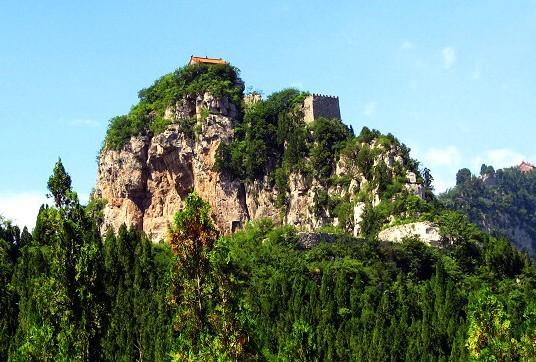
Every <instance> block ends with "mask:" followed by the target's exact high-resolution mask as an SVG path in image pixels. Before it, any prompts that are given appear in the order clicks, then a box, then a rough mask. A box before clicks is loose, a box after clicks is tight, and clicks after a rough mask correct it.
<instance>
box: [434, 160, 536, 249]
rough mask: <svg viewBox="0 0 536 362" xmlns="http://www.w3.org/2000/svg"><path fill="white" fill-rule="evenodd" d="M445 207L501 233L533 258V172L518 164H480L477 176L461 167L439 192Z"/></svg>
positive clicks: (535, 243)
mask: <svg viewBox="0 0 536 362" xmlns="http://www.w3.org/2000/svg"><path fill="white" fill-rule="evenodd" d="M440 199H441V201H442V202H443V203H444V204H445V205H447V206H448V207H450V208H452V209H454V210H458V211H461V212H463V213H465V214H467V216H468V217H469V220H470V221H471V222H472V223H475V224H476V225H478V226H479V227H480V228H481V229H482V230H484V231H486V232H488V233H492V234H493V235H496V236H505V237H507V238H509V239H510V240H512V242H513V243H514V244H515V245H516V246H517V247H519V248H520V249H522V250H526V251H527V252H528V253H529V255H531V256H532V257H533V258H534V257H536V171H529V172H521V171H520V170H519V168H518V167H511V168H506V169H501V170H497V171H495V169H494V168H493V166H488V165H482V167H481V172H480V175H479V176H476V175H472V174H471V171H469V170H468V169H461V170H460V171H458V174H457V176H456V186H455V187H454V188H453V189H451V190H449V191H448V192H446V193H445V194H443V195H440Z"/></svg>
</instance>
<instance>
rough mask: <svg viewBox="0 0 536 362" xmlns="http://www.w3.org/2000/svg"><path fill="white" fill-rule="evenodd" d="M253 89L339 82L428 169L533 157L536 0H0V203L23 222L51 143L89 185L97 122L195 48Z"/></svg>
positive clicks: (323, 87)
mask: <svg viewBox="0 0 536 362" xmlns="http://www.w3.org/2000/svg"><path fill="white" fill-rule="evenodd" d="M192 54H196V55H203V56H204V55H207V56H213V57H223V58H225V59H227V60H229V61H230V62H231V63H232V64H234V65H236V66H237V67H239V68H240V69H241V71H242V78H243V79H244V81H245V82H246V86H251V87H253V88H255V89H258V90H262V91H263V92H264V94H270V93H271V92H273V91H276V90H280V89H282V88H285V87H289V86H293V87H298V88H301V89H303V90H308V91H311V92H315V93H325V94H332V95H338V96H339V97H340V103H341V113H342V118H343V120H344V121H345V122H346V123H348V124H351V125H352V126H353V127H354V129H355V130H356V131H357V132H358V131H359V130H360V129H361V127H362V126H364V125H366V126H368V127H371V128H376V129H379V130H380V131H382V132H384V133H387V132H391V133H393V134H394V135H395V136H397V137H398V138H399V139H400V140H401V141H402V142H404V143H406V144H407V145H408V146H410V147H411V148H412V149H413V156H414V157H417V158H418V159H419V160H420V161H421V162H422V164H423V165H424V166H428V167H429V168H430V169H431V170H432V174H433V175H434V177H435V179H436V182H435V186H436V189H437V190H439V191H442V190H444V189H445V188H447V187H449V186H452V185H453V184H454V180H455V174H456V171H457V170H458V169H459V168H462V167H468V168H470V169H471V170H473V172H477V171H478V170H479V169H480V165H481V163H483V162H485V163H488V164H489V163H491V164H492V165H494V166H495V167H496V168H498V167H505V166H510V165H513V164H516V163H519V162H520V161H521V160H522V159H526V160H529V161H536V148H535V147H534V135H535V132H536V1H535V0H525V1H523V0H519V1H492V0H486V1H484V0H480V1H454V0H451V1H410V2H402V1H330V2H328V1H317V0H303V1H301V0H300V1H278V0H272V1H263V2H260V1H221V0H220V1H207V0H205V1H181V0H174V1H159V0H153V1H146V0H144V1H141V0H140V1H134V0H131V1H126V0H113V1H109V0H108V1H104V0H93V1H78V0H69V1H67V0H62V1H56V0H47V1H42V0H39V1H38V0H24V1H21V0H2V1H1V2H0V125H1V128H0V135H1V138H0V161H1V162H0V163H1V173H0V176H1V177H0V213H1V214H3V215H4V216H7V217H8V218H11V219H14V220H15V221H16V222H17V223H18V224H29V225H30V226H31V225H33V223H34V219H35V215H36V212H37V209H38V207H39V205H40V203H41V202H43V201H44V194H45V193H46V181H47V179H48V176H49V175H50V173H51V170H52V167H53V165H54V163H55V161H56V160H57V158H58V157H61V158H62V160H63V162H64V164H65V166H66V168H67V171H68V172H69V173H70V174H71V176H72V178H73V185H74V188H75V190H76V191H78V192H79V194H80V195H81V196H82V197H81V198H82V199H84V198H87V195H88V194H89V192H90V190H91V189H92V187H93V186H94V184H95V176H96V166H97V164H96V156H97V153H98V151H99V148H100V146H101V142H102V140H103V137H104V134H105V131H106V127H107V123H108V120H109V119H110V118H111V117H113V116H115V115H119V114H124V113H126V112H128V110H129V108H130V106H131V105H132V104H134V103H135V102H136V99H137V91H138V90H139V89H141V88H144V87H146V86H148V85H150V84H151V83H152V82H153V81H154V80H155V79H157V78H158V77H160V76H161V75H163V74H165V73H167V72H170V71H172V70H174V69H175V68H177V67H179V66H182V65H184V64H185V63H186V62H187V61H188V59H189V57H190V55H192Z"/></svg>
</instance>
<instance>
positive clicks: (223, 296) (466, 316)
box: [0, 161, 536, 361]
mask: <svg viewBox="0 0 536 362" xmlns="http://www.w3.org/2000/svg"><path fill="white" fill-rule="evenodd" d="M48 187H49V190H50V197H51V200H52V201H53V205H52V206H43V207H42V208H41V210H40V212H39V216H38V218H37V222H36V226H35V229H34V231H33V233H32V234H30V233H29V232H28V231H27V230H26V229H23V230H22V232H21V231H20V230H19V229H18V228H17V227H16V226H14V225H12V224H10V223H9V222H8V221H5V220H3V221H2V224H1V226H0V280H1V283H0V288H1V289H0V296H1V298H0V303H1V306H0V340H1V341H0V345H1V346H2V348H1V349H0V360H9V361H49V360H65V361H67V360H68V361H71V360H84V361H89V360H105V361H115V360H119V361H135V360H144V361H157V360H158V361H160V360H174V361H212V360H213V361H226V360H229V361H232V360H239V361H247V360H261V361H262V360H267V361H281V360H282V361H346V360H348V361H349V360H377V361H385V360H393V361H398V360H408V361H414V360H423V361H424V360H426V361H429V360H438V361H447V360H452V361H465V360H468V359H474V360H486V361H488V360H498V361H511V360H534V357H535V356H536V264H535V263H534V262H533V261H531V260H530V259H529V258H528V257H527V256H526V255H525V254H522V253H520V252H518V251H517V250H516V249H515V248H514V247H513V246H512V245H511V244H510V243H509V242H508V241H507V240H505V239H501V238H495V237H492V236H489V235H488V234H485V233H483V232H481V231H479V230H478V229H477V228H476V227H475V226H473V225H472V224H470V223H469V222H468V221H467V219H466V217H465V216H463V215H462V214H458V213H456V212H453V211H447V210H439V211H438V212H437V218H438V220H439V221H438V222H440V223H441V225H442V234H443V236H444V238H445V239H446V240H447V241H448V242H447V243H445V245H447V246H446V247H444V248H441V249H438V248H432V247H430V246H427V245H425V244H423V243H422V242H420V241H419V240H415V239H411V238H409V239H407V240H405V241H404V242H402V243H396V244H395V243H386V242H379V241H378V240H376V239H375V238H373V237H370V238H366V239H356V238H353V237H350V236H348V235H346V234H344V233H335V234H331V235H332V236H333V237H332V238H330V239H329V241H324V242H321V243H319V244H318V245H316V246H313V247H311V248H306V247H304V245H303V243H301V242H300V238H301V233H300V232H299V231H298V230H296V229H294V228H293V227H290V226H284V227H274V226H273V225H272V223H271V222H269V221H266V220H259V221H256V222H254V223H251V224H248V225H247V226H246V227H245V229H244V230H243V231H240V232H238V233H235V234H233V235H231V236H220V235H218V232H217V230H216V229H215V227H214V225H213V224H212V221H211V218H210V208H209V206H208V204H207V203H206V202H205V201H204V200H202V199H200V198H199V197H198V196H197V195H196V194H195V193H192V194H190V195H189V196H188V198H187V199H186V204H185V208H184V209H183V210H181V211H179V212H178V213H177V214H176V217H175V219H174V222H173V225H172V226H171V227H170V230H169V235H168V238H167V241H166V243H163V244H154V243H152V242H150V241H149V240H148V239H147V238H146V237H145V236H144V235H142V234H140V233H139V232H137V231H134V230H128V229H127V228H126V227H122V228H121V229H120V230H119V231H118V232H117V233H115V234H114V233H112V232H109V233H108V234H107V235H106V236H105V237H101V236H100V235H99V223H100V220H101V218H102V215H101V211H100V210H101V208H102V205H99V202H98V201H97V200H93V201H91V202H90V203H89V204H88V205H87V206H83V205H81V204H80V203H79V201H78V199H77V196H76V193H75V192H73V191H72V189H71V179H70V177H69V175H68V174H67V173H66V171H65V169H64V168H63V166H62V164H61V161H60V162H58V163H57V165H56V166H55V168H54V171H53V173H52V175H51V177H50V179H49V182H48Z"/></svg>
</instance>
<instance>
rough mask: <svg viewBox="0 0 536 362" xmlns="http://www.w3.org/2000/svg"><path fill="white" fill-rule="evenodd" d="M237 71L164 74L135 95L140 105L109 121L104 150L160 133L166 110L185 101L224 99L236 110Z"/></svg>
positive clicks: (219, 67)
mask: <svg viewBox="0 0 536 362" xmlns="http://www.w3.org/2000/svg"><path fill="white" fill-rule="evenodd" d="M239 74H240V73H239V70H238V69H237V68H235V67H233V66H231V65H228V64H216V65H207V64H193V65H187V66H185V67H182V68H180V69H177V70H176V71H174V72H172V73H169V74H166V75H164V76H163V77H161V78H160V79H158V80H157V81H155V82H154V84H153V85H152V86H150V87H148V88H145V89H142V90H141V91H139V93H138V97H139V99H140V101H139V102H138V103H137V104H136V105H134V106H133V107H132V108H131V110H130V112H129V113H128V114H127V115H123V116H119V117H114V118H112V119H111V120H110V123H109V125H108V131H107V133H106V137H105V139H104V145H103V147H104V148H107V149H119V148H121V147H122V146H123V145H124V144H125V143H126V142H127V141H128V140H129V139H130V137H132V136H137V135H140V134H144V133H147V132H151V133H157V132H162V131H163V130H164V129H165V126H166V125H168V124H171V123H172V122H171V121H167V120H166V121H164V120H163V117H164V113H165V111H166V108H167V107H169V106H171V105H172V104H174V103H175V102H177V101H179V100H180V99H182V98H184V97H185V96H195V95H199V94H203V93H206V92H208V93H210V94H212V95H214V96H226V97H228V98H229V100H230V101H231V102H232V103H233V104H234V105H235V106H236V107H238V108H239V109H241V102H242V97H243V93H244V85H243V82H242V80H241V79H240V75H239Z"/></svg>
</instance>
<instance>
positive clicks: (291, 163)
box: [95, 57, 425, 240]
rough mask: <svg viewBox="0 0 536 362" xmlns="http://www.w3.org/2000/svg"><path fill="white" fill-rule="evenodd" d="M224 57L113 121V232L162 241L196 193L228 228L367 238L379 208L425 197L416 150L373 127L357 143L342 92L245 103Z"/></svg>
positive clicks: (190, 70)
mask: <svg viewBox="0 0 536 362" xmlns="http://www.w3.org/2000/svg"><path fill="white" fill-rule="evenodd" d="M207 59H208V60H210V62H207V61H206V60H207ZM193 60H195V61H193ZM217 60H218V62H215V61H213V59H212V58H200V57H192V61H190V64H189V65H187V66H185V67H183V68H181V69H178V70H177V71H175V72H173V73H170V74H167V75H165V76H163V77H162V78H160V79H159V80H157V81H156V82H155V83H154V84H153V85H152V86H151V87H149V88H147V89H144V90H142V91H140V93H139V98H140V101H139V103H138V104H136V105H135V106H133V107H132V109H131V111H130V112H129V113H128V114H127V115H125V116H120V117H116V118H114V119H112V120H111V122H110V126H109V129H108V132H107V135H106V139H105V142H104V146H103V149H102V151H101V153H100V155H99V167H98V175H97V184H96V193H95V196H97V197H100V198H103V199H105V200H106V201H107V204H106V207H105V210H104V215H105V216H104V228H105V229H106V228H107V227H112V228H113V229H115V230H117V229H118V228H119V226H120V225H121V224H123V223H126V224H127V225H133V226H135V227H136V228H138V229H139V230H143V231H144V232H145V233H147V235H149V236H150V237H151V238H152V239H153V240H159V239H161V238H163V237H164V236H165V234H166V231H167V229H168V225H169V223H170V221H171V220H172V217H173V215H174V213H175V212H176V211H177V210H180V209H181V208H182V206H183V201H184V198H185V197H186V196H187V194H188V193H189V192H191V191H196V192H197V193H198V194H199V195H200V196H201V197H202V198H204V199H205V200H207V201H208V202H209V204H210V205H211V206H212V210H214V213H213V215H212V217H213V219H214V220H215V223H216V225H217V227H218V229H219V230H220V231H222V232H223V233H230V232H234V231H236V230H237V229H239V228H241V227H242V225H244V223H245V222H246V221H248V220H252V219H260V218H270V219H272V220H273V221H274V222H275V223H276V224H289V225H294V226H297V227H299V228H301V229H304V230H313V229H317V228H319V227H325V226H334V227H337V228H340V229H342V230H343V231H345V232H349V233H353V234H354V235H359V234H360V233H362V231H363V227H364V226H365V225H364V223H365V222H364V221H363V216H364V214H365V213H366V212H367V210H368V209H372V208H374V207H377V206H378V205H380V204H382V203H384V204H393V203H394V202H396V201H397V202H398V203H399V204H401V203H402V202H401V200H403V199H404V200H405V199H407V198H423V197H424V194H425V190H424V187H423V185H422V180H423V179H422V177H421V175H420V173H419V170H418V167H417V166H418V163H417V162H416V161H414V160H412V159H411V158H410V156H409V149H408V148H407V147H405V146H404V145H403V144H401V143H400V142H399V141H398V140H397V139H396V138H395V137H393V136H392V135H387V136H385V135H381V134H380V133H379V132H377V131H370V130H369V129H368V128H364V129H363V131H362V132H361V134H360V135H359V136H357V137H356V136H355V135H354V133H353V129H352V128H351V127H348V126H346V125H345V124H344V123H342V121H341V120H340V118H341V117H340V110H339V100H338V98H337V97H333V96H324V95H319V94H309V93H306V92H301V91H298V90H295V89H285V90H283V91H280V92H276V93H274V94H272V95H270V96H268V97H267V98H266V99H264V100H263V99H262V98H261V97H260V96H259V95H258V94H251V95H246V96H244V83H243V81H242V80H241V79H240V77H239V71H238V69H236V68H234V67H232V66H231V65H229V64H228V63H226V62H225V61H224V60H222V59H217ZM389 214H390V211H388V212H387V215H386V216H389Z"/></svg>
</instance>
